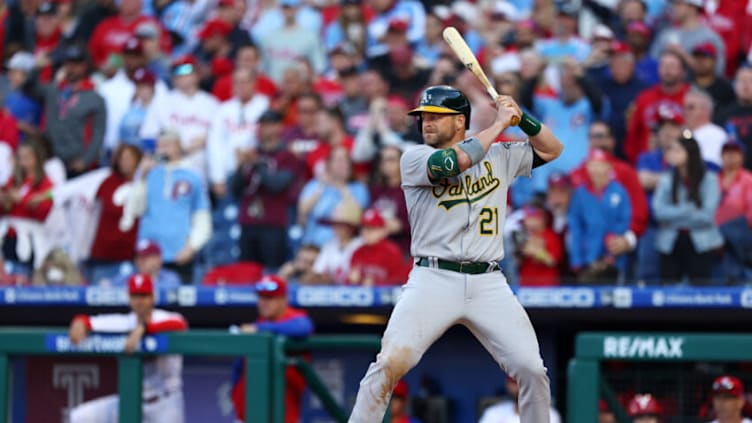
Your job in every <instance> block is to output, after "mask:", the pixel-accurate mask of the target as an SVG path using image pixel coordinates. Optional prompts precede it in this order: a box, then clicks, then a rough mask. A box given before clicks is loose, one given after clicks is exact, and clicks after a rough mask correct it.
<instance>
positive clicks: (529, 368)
mask: <svg viewBox="0 0 752 423" xmlns="http://www.w3.org/2000/svg"><path fill="white" fill-rule="evenodd" d="M435 151H436V149H435V148H433V147H430V146H426V145H420V146H415V147H413V148H410V149H408V150H407V151H405V153H404V154H403V155H402V160H401V169H402V188H403V190H404V191H405V198H406V199H407V208H408V210H409V218H410V227H411V233H412V250H411V252H412V255H413V256H414V257H437V258H440V259H443V260H450V261H455V262H462V261H473V262H491V261H498V260H500V259H501V258H502V257H503V256H504V249H503V241H502V240H503V232H502V228H503V227H504V216H505V210H506V204H507V189H508V188H509V185H510V184H511V183H512V180H513V179H514V178H515V177H516V176H520V175H530V172H531V170H532V166H533V149H532V146H531V145H530V144H529V143H528V142H526V141H525V142H514V143H502V144H494V145H492V146H491V148H490V149H489V151H488V153H487V154H486V156H485V157H484V158H483V160H481V161H480V163H478V164H476V165H475V166H472V167H471V168H469V169H467V170H466V171H465V172H463V173H462V174H460V175H458V176H457V177H454V178H449V179H446V180H441V181H439V182H437V183H436V184H434V183H432V182H431V181H430V180H429V178H428V174H427V170H428V157H429V156H430V155H431V154H432V153H433V152H435ZM457 323H459V324H462V325H464V326H466V327H467V328H468V329H469V330H470V331H471V332H472V333H473V335H475V337H476V338H478V340H479V341H480V343H481V344H483V346H484V347H485V348H486V349H487V350H488V352H489V353H491V355H492V356H493V357H494V359H495V360H496V362H497V363H499V366H501V367H502V368H503V369H504V370H505V372H506V373H507V374H508V375H510V376H512V377H514V378H515V379H516V380H517V381H518V382H519V384H520V393H519V402H518V403H519V409H520V422H521V423H548V422H549V410H550V394H549V389H550V388H549V382H548V376H547V375H546V368H545V367H544V365H543V360H542V359H541V357H540V352H539V347H538V340H537V338H536V336H535V330H533V326H532V324H531V323H530V319H528V316H527V313H525V309H523V308H522V306H521V305H520V303H519V302H518V301H517V298H516V297H515V296H514V292H512V290H511V289H510V288H509V285H508V284H507V283H506V278H505V277H504V274H503V273H501V272H499V271H498V270H497V271H488V272H486V273H480V274H467V273H462V272H456V271H452V270H445V269H441V268H436V267H431V266H429V267H426V266H418V265H416V266H414V267H413V269H412V271H411V272H410V276H409V277H408V280H407V283H406V284H405V285H404V286H403V289H402V294H401V295H400V297H399V300H398V301H397V304H396V305H395V306H394V310H393V311H392V315H391V316H390V317H389V322H388V323H387V327H386V330H385V332H384V336H383V338H382V341H381V352H379V354H378V355H377V356H376V361H375V362H373V363H371V365H370V366H369V367H368V370H367V371H366V375H365V376H364V377H363V380H362V381H361V383H360V389H359V390H358V395H357V397H356V400H355V406H354V407H353V411H352V414H351V415H350V420H349V423H378V422H380V421H381V420H382V416H383V415H384V412H385V411H386V409H387V406H388V404H389V396H390V394H391V390H392V389H393V388H394V385H395V384H396V383H397V381H398V380H399V379H400V378H401V377H402V375H404V374H405V373H406V372H407V371H408V370H410V369H411V368H412V367H413V366H415V365H416V364H417V363H418V361H419V360H420V358H421V357H422V356H423V354H424V353H425V352H426V350H428V348H429V347H430V346H431V345H432V344H433V343H434V342H435V341H436V340H437V339H438V338H439V337H440V336H441V335H442V334H443V333H444V332H445V331H446V330H447V329H448V328H450V327H451V326H453V325H455V324H457Z"/></svg>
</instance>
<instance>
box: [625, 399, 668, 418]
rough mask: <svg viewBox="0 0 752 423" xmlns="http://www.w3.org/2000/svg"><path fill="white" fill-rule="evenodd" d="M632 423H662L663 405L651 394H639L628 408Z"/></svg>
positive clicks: (630, 402)
mask: <svg viewBox="0 0 752 423" xmlns="http://www.w3.org/2000/svg"><path fill="white" fill-rule="evenodd" d="M627 414H629V417H631V418H632V423H661V421H662V420H661V414H662V411H661V405H660V404H659V403H658V400H657V399H655V397H654V396H652V395H650V394H637V395H635V396H634V397H633V398H632V400H631V401H629V405H628V406H627Z"/></svg>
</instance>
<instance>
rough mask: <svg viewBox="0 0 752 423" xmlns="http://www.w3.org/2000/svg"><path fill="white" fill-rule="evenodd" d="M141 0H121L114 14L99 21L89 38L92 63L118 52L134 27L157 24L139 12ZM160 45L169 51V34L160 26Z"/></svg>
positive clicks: (100, 61)
mask: <svg viewBox="0 0 752 423" xmlns="http://www.w3.org/2000/svg"><path fill="white" fill-rule="evenodd" d="M141 10H142V7H141V0H122V1H121V3H120V10H119V13H118V14H117V15H116V16H111V17H109V18H106V19H104V20H103V21H102V22H100V23H99V24H98V25H97V27H96V28H95V29H94V33H93V34H92V35H91V38H90V39H89V52H90V54H91V56H92V59H93V60H94V64H95V65H96V66H97V67H99V66H101V65H102V64H104V63H105V62H106V60H107V58H108V57H109V56H110V55H111V54H113V53H120V51H122V49H123V44H125V42H126V41H127V40H128V38H130V37H131V36H134V35H135V32H136V27H138V26H139V25H140V24H142V23H144V22H154V23H156V24H157V25H158V24H159V23H158V21H157V20H155V19H154V18H153V17H151V16H146V15H142V14H141ZM160 30H161V34H160V46H161V48H162V50H163V51H165V52H169V51H170V36H169V34H168V33H167V31H165V30H164V29H163V28H161V27H160Z"/></svg>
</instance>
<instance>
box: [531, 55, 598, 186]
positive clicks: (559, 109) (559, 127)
mask: <svg viewBox="0 0 752 423" xmlns="http://www.w3.org/2000/svg"><path fill="white" fill-rule="evenodd" d="M560 81H561V92H560V94H559V96H558V97H548V96H540V95H534V93H533V91H534V89H535V86H536V85H537V82H538V80H537V79H533V80H531V81H528V82H527V84H526V86H525V87H524V88H523V92H522V96H521V97H522V104H523V106H524V107H526V108H528V109H529V110H532V111H533V113H534V114H535V115H537V116H540V117H541V120H542V121H543V122H545V124H546V126H548V127H549V128H551V131H553V133H554V134H556V136H557V137H558V138H559V139H561V140H563V142H564V151H563V152H562V154H561V156H559V158H558V159H556V160H555V161H553V162H551V163H549V164H548V165H546V166H541V167H540V168H538V169H535V172H533V176H532V186H533V192H545V191H546V188H547V186H546V184H547V181H548V175H549V174H551V173H553V172H562V173H569V172H571V171H572V170H574V168H576V167H577V166H579V165H580V164H581V163H582V161H583V160H584V159H585V157H586V156H587V153H588V128H589V127H590V123H591V122H592V121H593V120H595V119H596V118H600V119H603V116H604V115H607V113H605V112H604V110H603V101H602V95H601V92H600V90H599V89H598V88H597V87H596V86H595V84H593V83H590V82H589V81H588V79H587V78H586V77H585V76H584V71H583V69H582V67H581V66H580V65H579V64H578V63H577V62H576V61H575V60H574V59H572V58H569V59H566V60H565V61H564V63H563V64H562V65H561V66H560Z"/></svg>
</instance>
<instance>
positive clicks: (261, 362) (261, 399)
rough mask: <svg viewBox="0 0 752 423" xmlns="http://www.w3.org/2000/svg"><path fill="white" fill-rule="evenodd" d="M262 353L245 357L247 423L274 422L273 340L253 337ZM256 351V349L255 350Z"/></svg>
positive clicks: (267, 337)
mask: <svg viewBox="0 0 752 423" xmlns="http://www.w3.org/2000/svg"><path fill="white" fill-rule="evenodd" d="M250 338H251V339H250V341H251V342H258V343H259V344H260V345H261V346H262V348H261V351H260V352H258V353H254V354H248V355H246V356H245V421H246V423H271V422H272V404H271V399H272V389H273V387H272V383H271V374H272V370H271V367H272V354H273V351H272V338H271V337H269V336H266V335H253V336H252V337H250ZM253 349H254V350H256V348H253Z"/></svg>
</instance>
